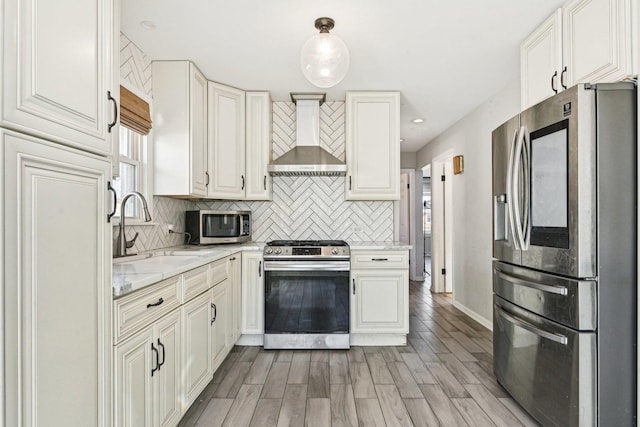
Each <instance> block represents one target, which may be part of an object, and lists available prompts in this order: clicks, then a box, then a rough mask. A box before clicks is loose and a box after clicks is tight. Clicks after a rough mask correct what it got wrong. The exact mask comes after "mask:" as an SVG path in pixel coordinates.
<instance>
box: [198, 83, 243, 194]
mask: <svg viewBox="0 0 640 427" xmlns="http://www.w3.org/2000/svg"><path fill="white" fill-rule="evenodd" d="M208 90H209V91H208V102H209V109H208V114H209V122H208V123H209V127H208V135H209V157H208V160H209V166H208V169H209V175H210V182H209V188H208V192H207V196H208V197H210V198H215V199H231V200H242V199H244V194H245V187H246V176H245V163H244V162H245V95H244V91H242V90H240V89H236V88H232V87H229V86H225V85H221V84H219V83H214V82H208Z"/></svg>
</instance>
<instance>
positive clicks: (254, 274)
mask: <svg viewBox="0 0 640 427" xmlns="http://www.w3.org/2000/svg"><path fill="white" fill-rule="evenodd" d="M263 333H264V270H263V268H262V252H258V251H256V252H251V251H245V252H242V334H263Z"/></svg>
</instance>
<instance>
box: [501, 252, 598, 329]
mask: <svg viewBox="0 0 640 427" xmlns="http://www.w3.org/2000/svg"><path fill="white" fill-rule="evenodd" d="M493 291H494V292H495V294H496V295H499V296H501V297H502V298H504V299H505V300H507V301H511V302H512V303H514V304H516V305H518V306H520V307H523V308H526V309H527V310H529V311H532V312H533V313H536V314H539V315H541V316H542V317H546V318H547V319H550V320H553V321H555V322H558V323H560V324H562V325H564V326H567V327H569V328H572V329H578V330H580V331H593V330H596V329H597V328H596V325H597V304H596V282H595V281H593V280H574V279H567V278H564V277H560V276H555V275H552V274H546V273H541V272H539V271H534V270H531V269H528V268H522V267H515V266H513V265H509V264H505V263H502V262H499V261H494V262H493Z"/></svg>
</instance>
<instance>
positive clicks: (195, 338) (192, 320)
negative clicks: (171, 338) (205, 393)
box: [182, 291, 213, 407]
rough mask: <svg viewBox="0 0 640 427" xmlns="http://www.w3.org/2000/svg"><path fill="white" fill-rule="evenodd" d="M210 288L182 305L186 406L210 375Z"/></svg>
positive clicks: (211, 374) (195, 396)
mask: <svg viewBox="0 0 640 427" xmlns="http://www.w3.org/2000/svg"><path fill="white" fill-rule="evenodd" d="M212 319H213V310H212V297H211V291H207V292H205V293H203V294H201V295H199V296H198V297H196V298H194V299H193V300H191V301H189V302H187V303H186V304H184V305H183V306H182V325H183V334H182V336H183V340H182V360H183V366H182V375H183V380H184V382H183V393H184V403H185V406H186V407H189V406H190V405H191V404H192V403H193V402H194V401H195V399H196V398H197V397H198V395H199V394H200V392H201V391H202V390H204V388H205V387H206V386H207V384H209V381H211V378H213V364H212V361H213V360H212V357H211V349H212V345H211V344H212V342H211V337H212V334H211V323H212Z"/></svg>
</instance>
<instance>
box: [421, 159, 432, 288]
mask: <svg viewBox="0 0 640 427" xmlns="http://www.w3.org/2000/svg"><path fill="white" fill-rule="evenodd" d="M431 222H432V220H431V165H427V166H425V167H424V168H422V239H423V248H424V250H423V258H424V280H425V282H428V284H429V285H430V284H431Z"/></svg>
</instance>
